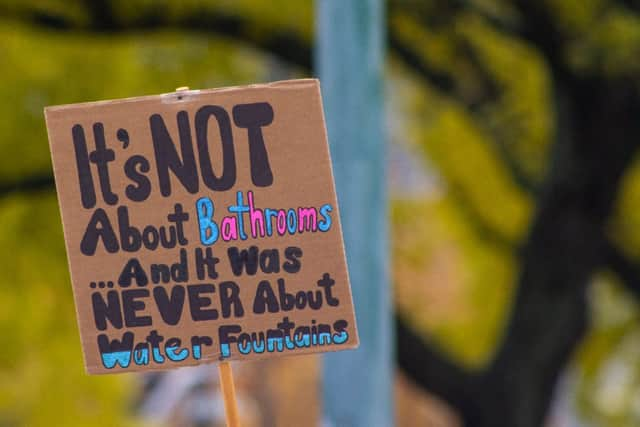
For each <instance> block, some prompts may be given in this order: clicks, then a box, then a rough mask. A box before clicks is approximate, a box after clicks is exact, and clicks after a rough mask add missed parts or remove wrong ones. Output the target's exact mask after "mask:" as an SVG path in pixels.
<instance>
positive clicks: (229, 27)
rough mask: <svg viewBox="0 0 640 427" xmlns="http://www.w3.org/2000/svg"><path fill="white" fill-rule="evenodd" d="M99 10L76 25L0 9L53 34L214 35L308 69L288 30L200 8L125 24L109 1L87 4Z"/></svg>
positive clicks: (305, 45) (307, 54)
mask: <svg viewBox="0 0 640 427" xmlns="http://www.w3.org/2000/svg"><path fill="white" fill-rule="evenodd" d="M88 3H89V4H91V5H95V4H97V5H98V6H100V7H97V8H93V7H91V8H89V9H88V11H89V12H88V15H89V16H90V20H89V22H88V23H82V22H76V21H74V20H71V19H69V18H66V17H64V16H59V15H54V14H49V13H47V12H45V11H42V10H39V9H25V10H21V11H19V12H16V11H12V10H9V11H7V10H4V11H3V10H2V8H1V7H0V11H2V12H4V15H5V17H7V16H8V17H9V18H12V19H15V20H17V21H22V22H27V23H32V24H36V25H38V26H40V27H42V28H46V29H49V30H55V31H75V32H83V31H84V32H91V33H102V34H110V33H119V34H123V33H136V32H140V31H152V30H160V29H179V30H185V31H192V32H203V33H207V34H215V35H218V36H220V37H227V38H232V39H235V40H238V41H240V42H242V43H245V44H247V45H250V46H253V47H256V48H258V49H261V50H264V51H266V52H269V53H272V54H274V55H276V56H277V57H279V58H281V59H282V60H284V61H286V62H289V63H290V64H292V65H295V66H298V67H301V68H304V69H307V70H310V69H311V66H312V50H311V43H310V41H308V40H305V39H304V37H302V36H301V35H300V34H297V33H296V32H295V31H293V30H290V29H282V28H272V27H267V26H265V25H264V23H262V22H261V21H259V20H249V19H247V18H244V17H241V16H237V15H232V14H227V13H224V12H222V11H219V10H214V9H208V8H202V9H198V10H194V11H191V12H190V13H189V14H186V15H182V16H180V17H176V18H172V17H170V15H169V14H168V13H167V14H163V13H159V12H156V13H149V14H146V15H141V16H138V17H136V18H134V19H132V20H128V21H127V22H121V21H118V20H117V18H116V17H114V15H113V13H112V12H111V9H110V8H109V2H106V1H98V2H91V1H90V2H88Z"/></svg>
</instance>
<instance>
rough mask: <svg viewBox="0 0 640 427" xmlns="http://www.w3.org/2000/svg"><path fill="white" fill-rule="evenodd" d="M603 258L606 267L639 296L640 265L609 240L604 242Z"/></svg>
mask: <svg viewBox="0 0 640 427" xmlns="http://www.w3.org/2000/svg"><path fill="white" fill-rule="evenodd" d="M603 250H604V260H605V266H606V267H608V268H609V269H610V270H611V271H612V272H613V273H614V274H615V275H616V276H618V278H619V279H620V281H621V282H622V283H623V284H624V285H625V287H626V288H627V289H628V290H629V291H630V292H631V293H632V294H633V295H634V296H635V297H636V298H640V265H638V263H636V262H634V261H633V260H631V259H629V258H628V257H627V255H625V254H624V253H623V252H622V251H621V250H620V249H619V248H618V247H616V246H615V245H614V244H613V243H612V242H611V241H609V240H606V241H605V242H604V248H603Z"/></svg>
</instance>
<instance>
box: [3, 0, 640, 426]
mask: <svg viewBox="0 0 640 427" xmlns="http://www.w3.org/2000/svg"><path fill="white" fill-rule="evenodd" d="M317 1H318V2H320V3H321V2H323V1H324V0H317ZM359 1H360V0H343V2H345V3H350V4H351V5H352V6H353V4H357V3H358V2H359ZM362 1H363V2H364V1H365V0H362ZM363 7H364V6H363ZM383 8H384V14H383V15H384V16H383V19H382V20H381V22H379V23H375V25H378V26H379V28H378V31H379V34H380V37H382V38H383V40H384V48H385V53H384V58H385V59H384V93H383V97H384V105H385V110H384V115H385V133H386V142H387V144H386V148H385V153H386V154H385V157H384V163H385V165H386V168H387V174H386V177H387V178H386V181H387V182H386V186H387V188H388V198H389V209H388V210H389V212H388V216H385V219H388V220H389V221H390V222H389V227H390V231H389V235H390V244H389V251H390V255H389V256H390V259H391V265H390V275H389V276H390V282H391V283H390V286H392V289H393V291H392V292H393V306H394V308H395V310H394V311H395V315H394V316H395V317H394V331H395V332H394V334H395V340H396V342H397V344H396V345H395V349H394V350H393V352H394V354H395V363H394V366H395V367H396V368H395V371H394V372H395V374H394V381H393V389H392V393H393V395H394V396H395V415H394V419H395V424H396V425H398V426H438V427H440V426H442V427H454V426H471V427H484V426H487V427H502V426H504V427H539V426H548V427H598V426H603V427H631V426H637V425H640V363H639V360H640V327H639V326H640V324H639V322H638V321H639V320H640V319H639V317H640V312H639V310H638V298H640V212H639V211H638V207H639V206H640V163H639V162H638V158H637V156H636V154H637V148H638V144H639V143H640V85H639V83H640V77H639V76H640V74H639V72H640V2H638V1H636V0H537V1H531V0H388V1H387V2H386V3H384V4H383ZM318 9H319V8H318V7H317V5H314V4H313V2H307V1H300V0H298V1H294V0H269V1H259V0H212V1H199V0H182V1H178V0H176V1H167V0H163V1H150V0H126V1H124V0H122V1H120V0H115V1H106V0H105V1H81V0H59V1H57V0H20V1H16V0H2V1H0V426H2V427H9V426H89V425H96V426H199V427H200V426H202V427H204V426H222V425H224V417H223V408H222V402H221V401H220V396H219V395H218V385H217V377H216V370H215V368H214V367H210V366H200V367H197V368H189V369H183V370H177V371H171V372H169V373H166V374H150V375H145V376H139V375H133V374H126V375H116V376H100V377H89V376H87V375H85V373H84V371H83V363H82V356H81V348H80V341H79V336H78V331H77V327H76V320H75V310H74V306H73V299H72V293H71V286H70V282H69V276H68V272H67V263H66V256H65V250H64V241H63V237H62V229H61V222H60V217H59V212H58V207H57V202H56V195H55V189H54V184H53V178H52V172H51V163H50V157H49V149H48V143H47V135H46V129H45V123H44V117H43V107H44V106H47V105H55V104H63V103H72V102H81V101H90V100H99V99H112V98H119V97H129V96H137V95H147V94H156V93H164V92H170V91H172V90H173V89H174V88H176V87H178V86H184V85H188V86H190V87H191V88H209V87H218V86H226V85H240V84H247V83H255V82H266V81H272V80H282V79H289V78H299V77H308V76H314V75H317V74H316V72H315V71H314V55H317V53H314V51H315V48H314V46H316V42H317V41H316V37H317V34H316V27H317V25H316V24H317V19H318V17H317V10H318ZM363 10H364V9H363ZM362 19H363V21H364V20H366V19H367V16H365V15H363V17H362ZM363 25H364V24H363ZM355 48H362V49H367V48H368V47H367V46H355ZM316 58H317V57H316ZM381 60H382V59H381ZM344 73H345V74H344V75H345V76H349V78H353V76H352V74H350V73H349V70H348V69H345V70H344ZM321 77H322V76H321ZM356 78H357V77H356ZM362 108H363V109H364V108H366V106H365V105H363V106H362ZM328 113H330V112H328ZM329 117H331V114H329ZM329 125H330V127H331V122H329ZM334 154H335V153H334ZM357 303H358V301H356V309H357V310H360V309H361V308H360V307H359V306H358V305H357ZM362 309H363V310H366V308H362ZM361 326H362V325H361ZM372 368H373V367H372ZM234 369H235V373H236V381H237V387H238V390H239V394H240V408H241V412H242V413H243V417H244V423H245V425H246V426H314V425H320V423H321V420H322V418H323V417H322V415H321V406H322V402H321V401H322V396H321V394H322V393H321V391H320V390H321V382H322V373H321V366H320V357H293V358H278V359H273V360H269V361H266V362H255V363H246V364H237V365H235V367H234ZM372 375H375V372H372ZM346 398H348V396H347V397H346ZM370 409H371V408H366V407H363V408H359V410H361V411H368V410H370Z"/></svg>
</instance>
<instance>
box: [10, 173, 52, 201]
mask: <svg viewBox="0 0 640 427" xmlns="http://www.w3.org/2000/svg"><path fill="white" fill-rule="evenodd" d="M53 188H55V184H54V181H53V176H52V175H50V174H40V175H33V176H29V177H26V178H24V179H21V180H18V181H14V182H4V183H0V198H2V197H5V196H8V195H9V194H12V193H33V192H38V191H46V190H52V189H53Z"/></svg>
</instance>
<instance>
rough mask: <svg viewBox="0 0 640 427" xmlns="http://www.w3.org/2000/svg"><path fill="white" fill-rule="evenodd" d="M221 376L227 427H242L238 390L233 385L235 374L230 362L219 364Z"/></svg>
mask: <svg viewBox="0 0 640 427" xmlns="http://www.w3.org/2000/svg"><path fill="white" fill-rule="evenodd" d="M218 373H219V374H220V387H221V389H222V397H223V399H224V412H225V415H226V416H227V427H240V415H239V414H238V403H237V400H236V388H235V386H234V385H233V372H232V371H231V364H230V363H229V362H220V363H218Z"/></svg>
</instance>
